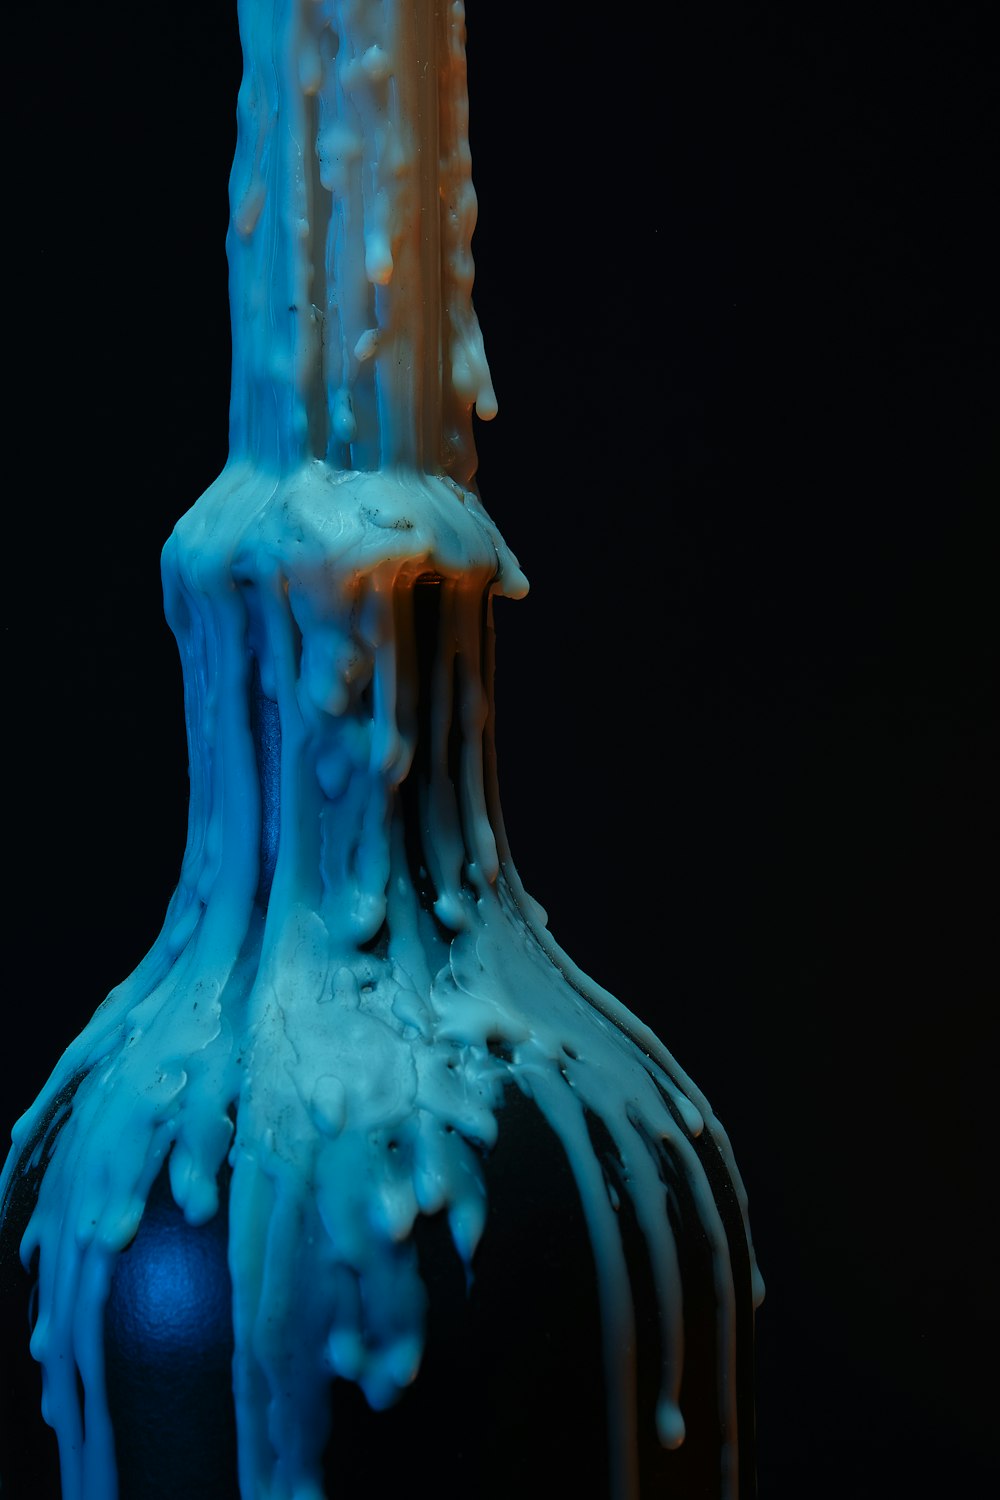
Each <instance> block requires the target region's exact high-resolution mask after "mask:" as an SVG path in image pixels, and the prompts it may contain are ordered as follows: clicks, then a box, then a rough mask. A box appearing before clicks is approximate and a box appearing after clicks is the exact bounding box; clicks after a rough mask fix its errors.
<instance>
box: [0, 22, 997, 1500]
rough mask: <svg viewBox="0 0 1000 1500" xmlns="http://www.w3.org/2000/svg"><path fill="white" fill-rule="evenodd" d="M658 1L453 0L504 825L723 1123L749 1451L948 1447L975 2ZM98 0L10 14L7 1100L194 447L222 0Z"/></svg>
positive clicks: (28, 1072) (802, 1473)
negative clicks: (103, 1)
mask: <svg viewBox="0 0 1000 1500" xmlns="http://www.w3.org/2000/svg"><path fill="white" fill-rule="evenodd" d="M663 9H664V11H665V15H664V16H663V17H661V16H660V11H661V8H660V7H659V6H647V7H645V9H644V8H643V7H642V6H641V5H640V6H632V7H625V6H623V7H621V8H620V10H619V11H618V12H614V11H611V12H608V11H606V10H605V9H604V8H597V7H595V8H594V9H593V11H592V12H591V11H585V9H584V8H583V7H578V6H568V5H549V6H546V7H538V6H534V5H528V6H523V7H512V6H510V5H506V4H504V5H501V4H497V3H495V0H494V3H493V4H489V3H487V0H470V4H469V18H468V19H469V28H470V43H469V66H470V95H471V107H472V145H473V156H474V168H475V179H476V184H477V188H478V192H479V198H480V221H479V228H478V230H477V233H476V238H475V241H474V249H475V253H476V263H477V280H476V293H475V296H476V304H477V308H478V311H479V315H480V320H481V322H482V325H483V328H484V332H485V335H486V343H487V351H488V353H489V356H490V361H491V365H492V369H493V374H494V381H495V385H496V388H497V392H498V395H499V400H500V408H501V411H500V416H499V418H498V419H497V421H496V422H494V423H493V424H491V425H490V426H488V427H487V426H484V425H482V424H480V425H478V427H477V436H478V442H479V451H480V483H481V488H482V492H483V496H484V499H485V501H486V504H487V507H488V508H489V509H490V511H491V512H492V514H493V515H494V517H495V518H496V520H497V521H498V522H499V524H500V525H501V527H502V528H503V530H504V532H505V535H506V537H507V539H508V541H509V542H510V544H511V546H512V547H513V549H514V551H515V552H516V553H517V555H518V556H519V558H520V560H521V563H522V565H523V566H524V568H525V570H526V571H527V573H528V576H529V578H530V579H531V581H532V591H531V593H530V595H529V597H528V598H527V600H525V601H523V602H521V603H518V604H516V605H513V604H509V603H501V604H500V605H499V606H498V609H497V620H498V632H499V643H498V644H499V669H498V678H497V701H498V732H499V737H500V768H501V786H502V792H503V799H504V807H505V813H506V819H507V824H508V831H509V834H510V839H511V844H512V848H513V851H514V856H515V859H516V861H517V864H518V867H519V870H520V872H521V874H522V877H523V878H524V881H525V884H526V885H527V886H528V889H529V890H531V891H532V892H533V893H534V894H535V895H536V897H537V898H538V899H539V900H540V901H541V902H542V903H543V905H544V906H545V907H546V908H547V910H548V912H549V915H550V925H551V927H552V930H553V932H554V934H555V936H556V938H557V939H558V940H559V941H560V942H561V943H562V945H563V946H564V947H565V948H566V949H567V950H568V951H569V952H570V953H571V954H572V955H573V957H574V958H575V959H576V961H577V962H578V963H579V964H580V965H581V966H582V967H583V968H584V969H585V970H587V971H588V972H590V973H592V974H593V975H594V976H595V978H597V979H598V980H600V981H601V982H602V983H603V984H605V985H606V986H607V987H608V988H610V989H611V990H613V991H614V992H615V993H616V994H618V995H619V996H620V997H621V998H622V999H623V1000H624V1001H625V1002H626V1003H627V1004H628V1005H630V1006H631V1007H632V1008H633V1009H634V1010H635V1011H637V1012H638V1013H639V1014H640V1015H641V1016H642V1017H643V1018H644V1019H646V1020H648V1021H649V1022H651V1023H652V1024H653V1026H654V1027H655V1029H657V1030H658V1031H659V1033H660V1034H661V1035H662V1037H663V1039H664V1041H665V1042H666V1043H667V1045H668V1046H669V1047H670V1048H671V1050H672V1051H673V1052H674V1054H675V1055H676V1056H677V1058H678V1059H679V1061H680V1062H681V1063H682V1065H683V1066H684V1067H685V1068H686V1069H687V1070H688V1071H689V1072H690V1073H691V1074H692V1075H693V1077H694V1078H695V1079H696V1080H697V1081H698V1083H699V1084H700V1086H701V1087H702V1088H703V1090H704V1091H705V1092H706V1093H707V1094H708V1096H709V1097H710V1098H711V1100H712V1101H713V1103H714V1105H715V1107H716V1108H717V1110H718V1112H719V1114H720V1115H721V1117H722V1119H723V1121H724V1122H725V1124H726V1125H727V1128H728V1129H729V1132H730V1134H731V1137H732V1139H733V1143H734V1146H735V1149H736V1153H737V1158H738V1160H739V1162H740V1165H741V1167H742V1170H743V1174H744V1177H745V1179H746V1182H747V1186H748V1188H749V1191H750V1201H751V1210H752V1223H753V1228H754V1235H755V1240H756V1242H757V1247H758V1251H759V1256H760V1261H761V1265H762V1268H763V1271H764V1274H765V1279H766V1280H767V1282H768V1286H769V1293H768V1298H767V1301H766V1302H765V1305H764V1307H763V1309H762V1311H761V1313H760V1316H759V1319H758V1353H759V1387H758V1426H759V1443H760V1485H761V1496H762V1500H784V1497H789V1500H792V1497H794V1500H808V1497H827V1496H829V1497H834V1496H837V1497H840V1496H846V1495H850V1496H852V1497H857V1500H862V1497H867V1496H870V1497H873V1500H876V1497H877V1500H885V1497H888V1496H897V1495H911V1494H923V1493H934V1494H941V1495H948V1496H965V1495H972V1494H976V1495H978V1494H981V1493H983V1492H984V1488H985V1485H986V1484H987V1482H988V1479H989V1478H990V1477H992V1470H993V1469H995V1467H996V1460H995V1452H996V1445H997V1438H996V1417H995V1394H994V1389H993V1387H994V1386H995V1362H996V1357H995V1351H996V1347H997V1338H998V1335H1000V1316H998V1303H997V1296H996V1278H997V1254H996V1249H997V1247H996V1238H995V1233H994V1231H993V1229H992V1198H993V1196H994V1193H995V1171H994V1169H993V1166H992V1161H991V1151H990V1147H991V1146H992V1144H993V1140H994V1138H995V1137H994V1125H993V1119H994V1094H995V1082H994V1079H995V1073H996V1056H997V1031H996V1023H995V1020H994V1016H995V982H994V979H993V969H994V965H993V962H992V948H993V942H992V939H993V936H994V933H995V926H996V921H995V915H994V911H995V880H994V871H993V867H992V861H988V859H987V853H986V851H987V849H988V848H989V847H990V844H991V842H992V839H993V829H994V828H995V802H994V796H993V774H994V764H995V761H994V748H995V741H994V739H993V730H994V727H995V721H994V719H993V708H994V693H995V685H994V679H993V676H992V674H993V672H994V671H995V659H994V656H993V653H992V650H991V641H990V628H991V625H992V624H993V621H992V618H991V615H992V613H993V612H992V611H991V610H990V608H989V605H990V604H992V603H993V595H994V588H995V586H994V575H995V554H994V552H993V549H992V547H991V545H990V542H989V537H988V516H987V512H988V510H989V511H990V512H991V511H992V509H993V504H994V502H995V496H996V480H997V463H996V424H995V409H996V395H997V390H996V386H997V381H996V372H997V363H996V343H995V332H996V318H995V312H996V307H995V300H994V279H995V273H994V272H993V270H992V266H991V260H992V256H993V254H994V253H995V249H996V246H995V243H994V241H993V237H992V226H991V217H992V208H993V199H994V197H995V192H996V170H995V169H996V162H995V159H994V157H993V155H992V153H991V151H990V148H989V135H990V129H991V127H992V126H993V124H994V122H993V121H992V120H991V119H990V118H989V105H990V102H991V101H990V97H989V95H990V92H991V85H990V83H989V81H988V80H989V61H990V49H989V46H988V43H987V37H986V26H985V16H986V13H987V9H988V8H987V7H986V6H985V5H980V6H976V5H968V4H963V3H961V0H958V3H954V0H953V3H950V4H949V5H947V6H944V5H941V6H932V5H926V4H921V3H911V4H908V5H906V6H902V5H900V6H898V7H890V6H886V5H882V4H879V3H877V0H876V3H874V4H868V5H854V4H845V5H840V6H837V7H835V8H834V7H831V8H829V9H826V8H821V7H815V6H810V5H805V6H803V5H792V4H779V3H776V4H770V5H769V4H764V3H761V0H750V3H747V4H743V5H736V4H722V3H708V4H688V5H682V6H680V7H664V8H663ZM96 11H97V12H98V13H95V10H94V9H90V10H88V9H85V8H84V7H79V6H77V5H65V6H61V5H58V4H57V5H53V6H48V7H45V9H44V12H43V11H42V9H41V8H38V13H37V17H36V18H35V19H34V20H32V19H31V18H30V17H27V18H21V19H20V20H19V21H18V22H17V25H18V26H19V27H20V28H22V30H21V31H18V32H15V31H10V32H8V49H9V50H8V58H7V65H8V72H9V73H11V75H12V77H11V79H10V82H11V85H12V87H11V88H10V89H9V91H8V96H9V100H10V104H11V108H12V114H13V119H12V128H11V133H10V136H9V146H10V151H9V159H8V161H7V163H6V178H7V181H6V199H7V207H8V227H7V232H6V237H7V242H8V250H9V251H10V252H11V254H12V257H13V262H12V269H11V270H9V271H8V273H7V278H6V288H7V306H6V317H7V330H8V340H7V359H8V374H9V376H10V377H11V379H12V380H13V384H14V394H13V400H12V401H11V400H10V399H8V412H9V417H10V426H9V428H8V436H7V454H8V464H7V473H6V481H7V496H6V506H5V540H6V547H5V555H6V570H5V572H6V584H7V604H8V618H7V625H6V641H7V653H6V661H7V671H8V676H9V683H8V703H9V717H8V728H7V736H6V737H7V744H8V754H9V756H10V770H9V773H8V781H7V785H8V791H9V804H8V805H9V807H10V810H11V811H10V820H9V824H8V835H9V838H8V847H9V860H8V868H9V870H10V871H11V874H12V877H13V881H14V900H13V902H12V903H11V904H9V906H8V917H9V923H10V926H9V932H8V953H9V955H11V957H10V961H9V964H8V971H7V981H8V986H7V987H8V998H7V1007H8V1013H9V1014H11V1015H12V1016H14V1017H15V1020H14V1021H13V1023H12V1025H13V1026H14V1028H15V1032H14V1035H15V1044H13V1045H10V1046H9V1047H8V1048H7V1049H5V1056H4V1058H3V1063H4V1071H5V1078H4V1092H3V1096H2V1098H3V1113H4V1116H5V1117H9V1118H11V1119H12V1118H13V1117H14V1116H15V1115H16V1114H17V1113H19V1112H20V1111H21V1110H22V1109H23V1108H25V1107H26V1106H27V1105H28V1103H29V1102H30V1100H31V1098H32V1097H33V1096H34V1094H35V1092H36V1091H37V1090H38V1088H39V1087H40V1086H41V1084H42V1083H43V1081H44V1079H45V1076H46V1075H47V1072H48V1070H49V1068H50V1067H51V1065H52V1064H53V1062H54V1061H55V1058H56V1056H57V1054H58V1052H59V1051H60V1050H61V1048H62V1047H63V1046H64V1045H65V1043H66V1042H67V1041H68V1040H69V1039H70V1037H71V1036H72V1035H73V1033H74V1032H75V1031H76V1030H78V1029H79V1027H80V1026H81V1025H82V1024H83V1023H84V1021H85V1020H86V1019H87V1017H88V1016H89V1014H90V1013H91V1011H92V1010H93V1008H94V1006H95V1005H96V1003H97V1002H98V1001H99V1000H100V999H101V998H103V996H104V994H105V993H106V992H107V990H108V989H109V988H110V987H111V986H112V985H113V984H114V983H116V982H117V981H118V980H119V979H121V978H122V977H123V976H124V975H125V974H126V973H127V972H128V971H129V969H131V967H132V966H133V965H134V964H135V963H136V962H137V961H138V959H139V958H140V957H141V955H142V953H143V952H144V951H145V949H146V947H147V946H148V944H149V943H150V942H151V940H152V938H153V937H154V936H155V933H156V930H157V928H158V925H159V922H160V919H161V917H162V914H163V911H164V909H165V906H166V901H167V898H168V896H169V892H170V889H171V887H172V885H173V882H174V880H175V878H176V873H177V870H178V867H179V861H180V855H181V850H182V844H183V836H184V825H185V808H186V751H185V745H184V737H183V719H182V709H181V697H180V675H179V669H178V666H177V663H176V658H175V651H174V646H173V641H172V638H171V637H170V635H169V632H168V630H167V627H166V625H165V624H164V622H163V618H162V612H161V601H160V585H159V573H158V567H159V562H158V559H159V550H160V547H161V545H162V543H163V541H164V540H165V538H166V536H167V534H168V533H169V531H170V528H171V526H172V524H173V522H174V520H175V519H176V518H177V516H178V515H179V514H180V513H181V512H182V511H183V510H185V509H186V508H187V507H188V506H189V505H190V504H191V503H192V502H193V500H194V499H195V498H196V497H197V495H198V494H199V493H200V491H201V490H202V489H203V488H204V487H205V486H206V485H207V484H208V483H209V482H210V481H211V480H212V478H213V477H214V476H215V474H216V473H217V472H218V470H219V469H220V468H221V466H222V464H223V462H224V460H225V454H226V427H227V401H228V378H229V345H228V302H227V283H226V263H225V250H224V240H225V233H226V224H227V214H228V208H227V199H226V185H227V178H228V171H229V164H230V160H231V156H232V150H233V144H234V139H235V123H234V112H235V96H236V89H237V86H238V81H239V74H240V62H239V56H238V44H237V38H236V27H235V17H234V6H231V5H230V4H228V3H222V0H216V3H214V4H211V5H206V4H195V3H193V0H184V3H171V4H169V5H166V6H163V7H162V8H161V11H160V13H161V14H162V15H163V19H162V20H161V21H156V20H155V18H154V17H153V16H151V15H150V14H149V13H148V12H147V11H146V9H145V8H144V7H136V6H132V5H129V6H126V5H121V6H111V7H98V8H96ZM519 11H520V12H521V13H522V14H521V15H520V16H519V14H518V12H519ZM654 16H655V17H657V19H662V20H663V27H662V30H660V31H659V32H657V31H656V29H655V26H654V23H653V20H652V18H653V17H654ZM18 1028H21V1029H23V1035H22V1036H21V1037H20V1039H19V1040H17V1029H18ZM8 1034H10V1033H8Z"/></svg>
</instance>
